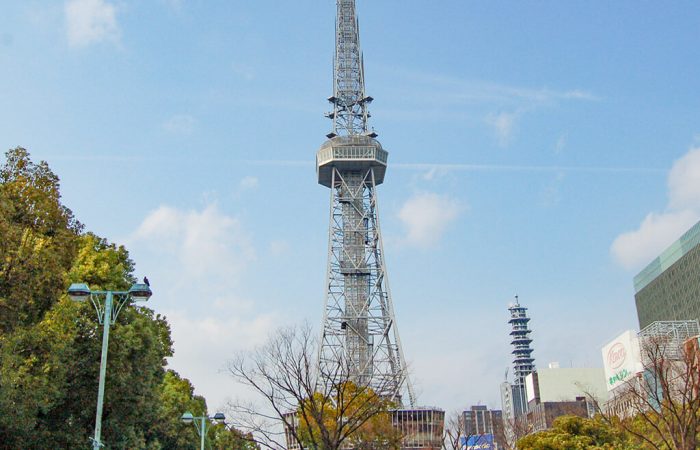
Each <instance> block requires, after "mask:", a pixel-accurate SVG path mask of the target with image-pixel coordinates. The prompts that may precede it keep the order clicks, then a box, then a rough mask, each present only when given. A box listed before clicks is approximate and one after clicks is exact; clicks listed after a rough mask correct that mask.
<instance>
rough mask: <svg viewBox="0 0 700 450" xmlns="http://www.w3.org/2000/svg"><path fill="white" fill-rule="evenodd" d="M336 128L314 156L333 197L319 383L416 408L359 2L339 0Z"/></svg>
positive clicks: (383, 153) (333, 114) (383, 159)
mask: <svg viewBox="0 0 700 450" xmlns="http://www.w3.org/2000/svg"><path fill="white" fill-rule="evenodd" d="M337 8H338V10H337V20H336V38H335V39H336V50H335V61H334V89H333V95H332V96H331V97H329V98H328V101H329V102H330V103H331V105H332V107H333V110H332V111H331V112H328V113H326V116H327V117H328V118H330V119H331V120H332V122H333V128H332V131H331V132H330V133H328V135H327V137H328V140H327V141H326V142H325V143H324V144H323V145H322V146H321V148H320V150H319V151H318V154H317V156H316V163H317V173H318V182H319V183H320V184H322V185H324V186H326V187H328V188H330V190H331V195H330V217H329V219H330V227H329V239H328V241H329V242H328V269H327V279H326V295H325V307H324V317H323V324H322V335H321V345H320V350H319V358H318V362H319V370H320V374H321V382H323V383H328V384H329V385H332V384H335V383H337V382H338V381H339V379H341V378H342V379H347V378H349V379H350V380H352V381H354V382H355V383H357V384H361V385H363V386H370V387H371V388H373V389H374V390H375V392H377V393H378V394H380V395H382V396H385V397H388V398H391V399H393V400H395V401H396V402H397V404H399V405H402V404H403V402H404V401H405V400H406V395H405V394H408V401H409V402H410V404H411V405H413V403H414V395H413V390H412V388H411V386H410V383H409V380H408V374H407V369H406V363H405V359H404V355H403V351H402V349H401V341H400V340H399V334H398V329H397V327H396V320H395V316H394V308H393V304H392V300H391V293H390V290H389V283H388V280H387V274H386V265H385V261H384V249H383V244H382V234H381V229H380V226H379V215H378V205H377V186H378V185H380V184H381V183H382V182H383V181H384V174H385V172H386V167H387V156H388V153H387V151H386V150H384V149H383V148H382V146H381V144H380V143H379V141H377V140H376V139H375V138H376V137H377V134H376V133H374V131H371V130H370V129H368V126H367V120H368V118H369V116H370V115H369V112H368V110H367V105H368V104H369V103H370V102H371V101H372V98H371V97H369V96H366V95H365V83H364V69H363V63H362V53H361V51H360V40H359V35H358V22H357V17H356V12H355V0H337Z"/></svg>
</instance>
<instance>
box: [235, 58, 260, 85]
mask: <svg viewBox="0 0 700 450" xmlns="http://www.w3.org/2000/svg"><path fill="white" fill-rule="evenodd" d="M231 70H232V71H233V73H235V74H236V75H238V76H239V77H241V78H243V79H245V80H246V81H251V80H253V79H255V70H254V69H253V68H252V67H251V66H249V65H247V64H243V63H240V62H234V63H232V64H231Z"/></svg>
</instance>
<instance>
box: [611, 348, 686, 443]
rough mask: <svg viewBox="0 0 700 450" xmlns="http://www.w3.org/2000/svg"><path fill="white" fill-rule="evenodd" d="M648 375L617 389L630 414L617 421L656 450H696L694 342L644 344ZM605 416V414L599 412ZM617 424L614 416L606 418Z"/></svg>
mask: <svg viewBox="0 0 700 450" xmlns="http://www.w3.org/2000/svg"><path fill="white" fill-rule="evenodd" d="M640 350H641V356H642V365H643V366H644V371H643V372H641V373H639V374H636V375H635V376H634V377H632V378H631V379H629V380H628V381H627V382H626V383H625V385H624V386H622V387H621V388H618V389H619V391H620V392H621V393H618V394H617V398H616V401H618V402H624V404H625V405H626V409H627V414H624V415H625V416H628V417H624V418H622V420H615V421H614V422H615V423H617V424H619V426H621V427H622V428H623V429H624V430H625V431H627V432H628V433H630V434H632V435H633V436H635V437H636V438H637V439H639V441H640V443H643V444H644V446H647V447H649V448H654V449H672V450H694V449H696V448H697V445H698V441H697V437H696V436H697V433H698V432H699V431H700V429H699V426H700V351H699V350H698V340H697V338H693V339H691V340H689V341H687V342H686V343H685V344H684V345H680V343H679V342H678V341H677V340H675V339H673V338H672V337H670V336H654V337H647V338H643V339H641V340H640ZM599 410H600V412H601V413H604V412H603V411H602V410H601V409H600V408H599ZM603 416H604V417H606V418H607V419H608V420H609V421H610V422H611V423H613V420H612V417H611V414H603Z"/></svg>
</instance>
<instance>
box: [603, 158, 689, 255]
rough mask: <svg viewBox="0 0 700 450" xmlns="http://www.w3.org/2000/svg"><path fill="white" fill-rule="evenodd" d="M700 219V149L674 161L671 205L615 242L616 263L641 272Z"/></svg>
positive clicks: (670, 191) (652, 214)
mask: <svg viewBox="0 0 700 450" xmlns="http://www.w3.org/2000/svg"><path fill="white" fill-rule="evenodd" d="M699 219H700V148H693V149H691V150H690V151H688V153H686V154H685V155H683V157H681V158H680V159H678V160H677V161H676V162H674V164H673V167H672V168H671V171H670V172H669V174H668V205H667V207H666V210H665V211H664V212H661V213H655V212H651V213H649V214H647V216H646V217H645V218H644V220H643V221H642V223H641V224H640V226H639V228H637V229H636V230H632V231H628V232H625V233H622V234H621V235H619V236H618V237H617V238H615V240H614V241H613V243H612V246H611V248H610V251H611V253H612V255H613V257H614V258H615V260H616V261H617V262H618V263H619V264H620V265H622V266H623V267H625V268H627V269H641V268H642V267H643V266H644V265H645V264H648V263H649V262H651V260H652V259H654V258H655V257H656V256H657V255H658V254H659V253H661V252H662V251H663V250H665V249H666V248H667V247H668V246H669V245H670V244H672V243H673V242H674V241H675V240H677V239H678V238H679V237H680V236H681V235H682V234H683V233H684V232H685V231H687V230H688V229H689V228H690V227H691V226H692V225H693V224H695V223H696V222H697V221H698V220H699Z"/></svg>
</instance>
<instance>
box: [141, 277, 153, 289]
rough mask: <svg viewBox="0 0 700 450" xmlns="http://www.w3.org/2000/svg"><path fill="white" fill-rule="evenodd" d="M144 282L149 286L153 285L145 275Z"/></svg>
mask: <svg viewBox="0 0 700 450" xmlns="http://www.w3.org/2000/svg"><path fill="white" fill-rule="evenodd" d="M143 284H145V285H146V286H148V287H151V283H149V282H148V277H143Z"/></svg>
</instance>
